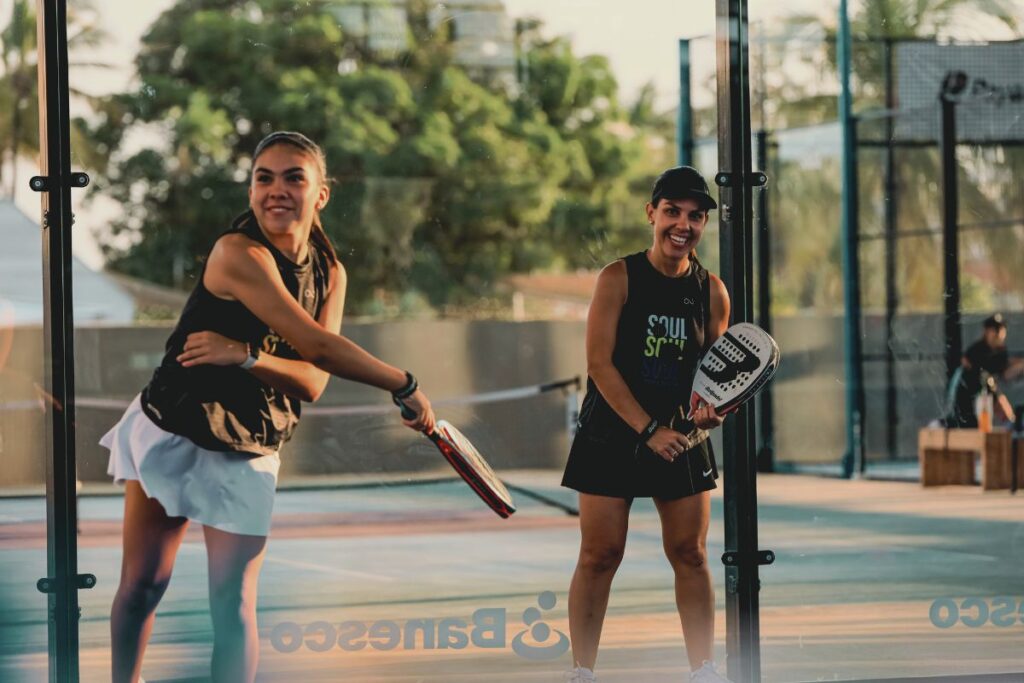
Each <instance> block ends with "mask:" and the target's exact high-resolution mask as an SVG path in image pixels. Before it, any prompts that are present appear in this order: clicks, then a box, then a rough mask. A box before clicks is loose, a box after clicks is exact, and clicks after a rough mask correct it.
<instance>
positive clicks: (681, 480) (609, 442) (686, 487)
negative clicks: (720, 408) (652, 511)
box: [562, 429, 718, 500]
mask: <svg viewBox="0 0 1024 683" xmlns="http://www.w3.org/2000/svg"><path fill="white" fill-rule="evenodd" d="M716 479H718V465H717V463H715V454H714V452H713V451H712V448H711V440H710V439H708V440H705V441H704V442H703V443H700V444H698V445H696V446H694V447H693V448H691V449H689V450H688V451H685V452H683V453H682V454H680V456H679V457H678V458H676V459H675V462H668V461H666V460H664V459H662V458H661V457H660V456H658V455H657V454H655V453H654V451H652V450H651V449H649V448H647V447H646V446H640V447H639V448H637V442H636V440H635V438H630V439H628V440H627V439H623V438H615V437H612V436H608V437H605V436H603V435H595V434H593V433H587V432H586V431H585V430H583V429H581V430H580V431H578V432H577V433H576V437H575V438H574V439H573V442H572V448H571V449H570V450H569V461H568V462H567V463H566V465H565V474H564V475H563V476H562V486H565V487H567V488H570V489H574V490H576V491H579V492H580V493H590V494H594V495H598V496H611V497H613V498H658V499H660V500H675V499H677V498H685V497H686V496H692V495H694V494H696V493H701V492H702V491H710V490H711V489H713V488H717V486H718V485H717V484H716V483H715V480H716Z"/></svg>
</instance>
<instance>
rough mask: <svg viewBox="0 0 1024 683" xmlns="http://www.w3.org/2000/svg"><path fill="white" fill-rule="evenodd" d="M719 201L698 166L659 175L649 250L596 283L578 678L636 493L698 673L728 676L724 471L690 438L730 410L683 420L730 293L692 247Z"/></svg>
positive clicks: (574, 620)
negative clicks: (722, 560)
mask: <svg viewBox="0 0 1024 683" xmlns="http://www.w3.org/2000/svg"><path fill="white" fill-rule="evenodd" d="M716 207H717V204H716V203H715V200H714V199H713V198H712V197H711V196H710V194H709V193H708V186H707V183H706V182H705V181H704V178H702V177H701V175H700V174H699V173H698V172H697V171H696V170H694V169H692V168H689V167H685V166H684V167H677V168H672V169H669V170H667V171H665V172H664V173H663V174H662V175H661V176H659V178H658V180H657V181H656V182H655V185H654V190H653V192H652V195H651V201H650V202H649V203H648V204H647V219H648V222H649V223H650V224H651V226H652V228H653V238H654V239H653V243H652V245H651V247H650V248H648V249H647V250H645V251H642V252H638V253H636V254H631V255H630V256H626V257H625V258H622V259H619V260H618V261H615V262H614V263H611V264H609V265H608V266H606V267H605V268H604V270H602V271H601V274H600V276H599V277H598V280H597V286H596V288H595V291H594V298H593V300H592V301H591V304H590V312H589V315H588V318H587V342H586V343H587V369H588V375H589V376H588V379H587V394H586V396H585V398H584V400H583V405H582V407H581V410H580V419H579V424H578V430H577V434H576V437H575V439H574V440H573V444H572V448H571V450H570V453H569V460H568V463H567V464H566V468H565V476H564V478H563V480H562V484H563V485H564V486H567V487H569V488H572V489H575V490H576V491H579V497H580V529H581V531H582V541H581V544H580V555H579V561H578V563H577V565H576V571H575V573H574V575H573V578H572V584H571V586H570V589H569V626H570V631H571V635H572V649H573V658H574V661H575V669H574V670H573V672H572V677H571V678H570V680H571V681H579V682H581V683H582V682H585V681H593V680H595V679H594V674H593V669H594V663H595V661H596V659H597V645H598V641H599V639H600V635H601V626H602V623H603V621H604V613H605V610H606V609H607V605H608V596H609V593H610V590H611V582H612V577H613V576H614V575H615V570H616V569H617V568H618V566H619V562H620V561H621V559H622V554H623V550H624V547H625V542H626V528H627V523H628V518H629V509H630V505H631V504H632V501H633V499H634V498H636V497H638V496H639V497H650V498H653V500H654V503H655V505H656V506H657V508H658V513H659V515H660V517H661V521H662V535H663V537H664V542H665V543H664V545H665V550H666V555H667V556H668V559H669V562H670V563H671V565H672V568H673V570H674V572H675V577H676V578H675V589H676V602H677V607H678V609H679V615H680V618H681V620H682V624H683V634H684V639H685V643H686V653H687V656H688V658H689V661H690V665H691V668H692V669H693V671H694V679H693V680H697V681H724V680H725V679H724V678H722V677H721V676H720V675H719V674H718V673H716V672H715V670H714V664H713V659H714V657H713V652H714V647H713V645H714V604H715V602H714V594H713V589H712V582H711V574H710V572H709V570H708V567H707V551H706V537H707V530H708V520H709V516H710V490H711V489H713V488H715V479H716V478H717V476H718V470H717V466H716V464H715V458H714V454H713V453H712V452H711V446H710V441H705V442H703V443H702V444H699V445H697V446H695V447H693V448H690V445H689V443H688V442H687V440H686V437H685V436H684V434H685V433H686V432H688V431H689V429H690V428H692V427H693V426H694V424H696V426H698V427H701V428H703V429H710V428H712V427H716V426H718V425H720V424H721V423H722V418H721V417H719V416H718V415H717V414H715V411H714V409H713V408H711V407H709V406H706V407H704V408H701V409H700V410H699V411H698V412H697V413H696V415H695V416H694V418H693V422H692V423H689V422H686V421H685V420H684V419H683V418H685V415H682V414H680V410H681V406H687V405H688V403H689V398H690V392H691V388H692V384H693V377H694V374H695V372H696V369H697V365H698V362H699V360H700V357H701V354H702V353H703V351H704V349H705V348H707V347H708V346H709V345H710V344H711V343H712V342H713V341H714V340H715V339H716V338H717V337H718V336H719V335H720V334H721V333H722V332H724V331H725V329H726V327H727V326H728V320H729V295H728V292H726V289H725V286H724V285H723V284H722V281H721V280H720V279H718V277H716V276H715V275H713V274H711V273H709V272H708V271H707V270H706V269H705V268H703V267H702V266H701V264H700V262H699V261H698V260H697V255H696V251H695V249H696V247H697V244H698V243H699V242H700V239H701V236H702V235H703V233H704V229H705V227H706V225H707V222H708V211H709V210H710V209H714V208H716ZM673 417H675V418H676V420H675V422H674V423H673ZM669 424H676V425H677V427H678V429H679V431H676V430H675V429H671V428H670V427H669Z"/></svg>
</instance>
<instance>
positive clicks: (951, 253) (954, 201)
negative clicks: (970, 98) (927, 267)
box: [941, 95, 963, 383]
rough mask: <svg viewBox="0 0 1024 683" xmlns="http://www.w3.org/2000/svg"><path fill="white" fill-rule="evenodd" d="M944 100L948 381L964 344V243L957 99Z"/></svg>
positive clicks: (944, 222) (943, 204) (944, 231)
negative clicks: (960, 233)
mask: <svg viewBox="0 0 1024 683" xmlns="http://www.w3.org/2000/svg"><path fill="white" fill-rule="evenodd" d="M941 103H942V107H941V108H942V142H941V149H942V253H943V254H944V256H945V260H944V266H945V268H944V299H945V304H946V305H945V311H946V315H945V332H946V382H947V383H948V382H949V380H950V379H952V377H953V373H954V372H955V371H956V369H957V368H958V367H960V356H961V355H962V354H963V345H962V342H961V340H960V245H959V240H958V237H957V234H958V229H957V221H958V219H959V212H960V203H959V197H958V186H957V177H956V176H957V168H958V166H957V162H956V102H954V101H953V100H952V99H951V98H950V97H948V96H946V95H943V96H942V97H941Z"/></svg>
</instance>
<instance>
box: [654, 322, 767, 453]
mask: <svg viewBox="0 0 1024 683" xmlns="http://www.w3.org/2000/svg"><path fill="white" fill-rule="evenodd" d="M778 367H779V345H778V344H776V343H775V340H774V339H772V336H771V335H770V334H768V333H767V332H765V331H764V330H762V329H761V328H760V327H758V326H757V325H753V324H751V323H736V324H735V325H732V326H731V327H729V329H727V330H726V331H725V333H724V334H723V335H722V336H721V337H719V338H718V339H716V340H715V343H714V344H712V345H711V348H709V349H708V350H707V352H706V353H705V354H704V357H703V358H702V359H701V361H700V365H699V366H698V368H697V374H696V376H694V378H693V392H692V393H691V394H690V404H689V412H688V413H687V414H686V418H687V419H690V418H692V417H693V414H694V413H695V412H696V411H697V409H698V408H700V407H701V406H705V405H710V406H714V408H715V412H717V413H718V414H719V415H725V414H726V413H730V412H732V411H734V410H736V409H737V408H739V407H740V406H741V405H743V404H744V403H746V402H747V401H749V400H750V399H751V398H753V397H754V396H756V395H757V393H758V392H759V391H761V389H762V388H764V386H765V385H766V384H767V383H768V382H769V381H770V380H771V378H772V377H774V376H775V371H776V370H777V369H778ZM682 410H683V409H682V408H680V410H679V415H680V416H681V415H682ZM672 422H673V423H674V422H675V417H673V420H672ZM670 426H671V425H670ZM673 428H674V427H673ZM708 436H710V432H708V431H707V430H705V429H697V428H694V429H693V430H692V431H691V432H690V433H688V434H686V438H687V439H689V441H690V445H691V447H692V446H696V445H697V444H699V443H700V442H702V441H704V440H705V439H707V438H708Z"/></svg>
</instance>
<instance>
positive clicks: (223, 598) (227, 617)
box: [210, 581, 256, 624]
mask: <svg viewBox="0 0 1024 683" xmlns="http://www.w3.org/2000/svg"><path fill="white" fill-rule="evenodd" d="M250 593H251V592H250V591H247V590H246V589H245V587H244V586H243V585H242V584H240V583H238V582H234V581H231V582H226V583H222V584H218V585H215V586H211V587H210V611H211V612H212V614H213V618H214V620H216V621H217V622H221V623H232V624H240V623H242V622H244V621H246V619H248V617H249V615H250V614H255V612H256V597H255V595H251V594H250Z"/></svg>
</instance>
